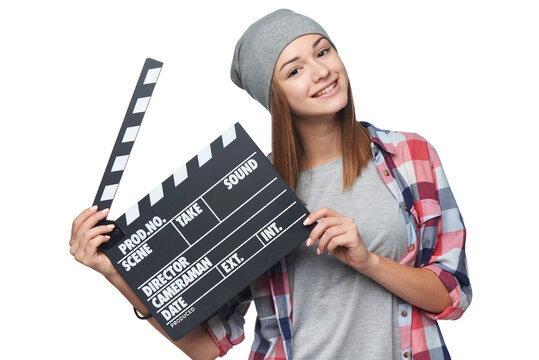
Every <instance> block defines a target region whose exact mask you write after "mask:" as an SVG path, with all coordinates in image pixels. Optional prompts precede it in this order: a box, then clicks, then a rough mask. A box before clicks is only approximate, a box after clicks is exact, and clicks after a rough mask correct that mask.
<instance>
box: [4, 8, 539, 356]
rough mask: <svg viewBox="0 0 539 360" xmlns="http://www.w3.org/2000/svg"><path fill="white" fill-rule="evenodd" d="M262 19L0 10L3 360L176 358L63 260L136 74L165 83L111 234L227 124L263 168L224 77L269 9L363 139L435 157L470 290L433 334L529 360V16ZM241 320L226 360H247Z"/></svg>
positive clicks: (467, 349)
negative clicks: (298, 33) (387, 137)
mask: <svg viewBox="0 0 539 360" xmlns="http://www.w3.org/2000/svg"><path fill="white" fill-rule="evenodd" d="M259 3H260V2H255V1H242V2H239V1H238V2H232V1H199V2H197V3H196V4H195V2H188V3H187V2H179V1H176V2H172V1H155V0H154V1H147V2H143V1H92V2H82V1H79V2H75V1H71V2H68V1H65V2H60V1H18V2H16V3H15V2H3V4H2V5H1V6H0V34H1V35H0V44H1V47H0V49H1V50H0V51H1V54H2V55H1V57H0V65H1V67H0V69H1V77H0V80H1V81H0V102H1V103H0V105H1V107H0V109H1V115H0V116H1V120H0V121H1V130H0V154H1V168H2V175H1V177H0V181H1V187H0V189H1V191H2V192H1V207H0V211H1V214H0V215H1V216H0V219H1V222H2V223H1V224H2V237H1V244H2V248H1V260H0V276H1V286H0V289H1V296H0V303H1V306H0V309H1V315H0V322H1V324H2V325H1V328H2V335H1V337H0V342H1V344H2V345H1V346H0V358H2V359H29V358H53V357H54V358H65V357H67V356H73V357H75V358H77V359H96V358H101V359H113V358H116V357H121V358H131V359H143V358H146V357H151V358H155V359H158V358H170V359H172V358H179V359H184V358H186V357H185V356H184V355H183V354H182V353H181V352H180V351H179V350H178V349H176V348H175V347H174V346H173V345H171V344H170V343H168V342H167V340H165V339H164V338H163V337H162V336H161V335H160V334H158V333H157V332H156V331H154V330H153V328H152V327H151V326H150V325H148V324H147V323H146V322H144V321H139V320H137V319H135V317H134V315H133V312H132V308H131V307H130V305H129V304H128V303H127V301H126V300H125V299H124V298H123V297H122V296H121V295H120V294H119V293H117V291H116V290H115V289H114V288H113V287H112V286H111V285H110V284H109V283H108V282H107V281H106V280H105V279H104V278H103V277H101V276H100V275H98V274H97V273H95V272H93V271H92V270H90V269H88V268H86V267H84V266H82V265H80V264H79V263H77V262H76V261H75V260H74V259H73V258H72V256H71V255H70V254H69V248H68V241H69V237H70V229H71V223H72V221H73V219H74V218H75V216H76V215H77V214H78V213H79V212H80V211H82V210H83V209H84V208H86V207H88V206H90V205H91V202H92V200H93V198H94V196H95V192H96V190H97V187H98V185H99V182H100V180H101V176H102V174H103V171H104V168H105V165H106V162H107V160H108V157H109V155H110V151H111V149H112V145H113V143H114V140H115V138H116V135H117V132H118V130H119V127H120V124H121V122H122V120H123V116H124V114H125V111H126V108H127V105H128V103H129V100H130V98H131V95H132V92H133V89H134V86H135V83H136V80H137V77H138V76H139V73H140V69H141V68H142V64H143V63H144V59H145V58H146V57H152V58H154V59H157V60H160V61H162V62H164V64H165V65H164V68H163V71H162V72H161V76H160V79H159V81H158V83H157V86H156V89H155V92H154V94H153V97H152V101H151V103H150V106H149V108H148V112H147V114H146V117H145V120H144V123H143V126H142V128H141V131H140V133H139V136H138V139H137V142H136V145H135V147H134V150H133V152H132V154H131V159H130V161H129V164H128V166H127V169H126V171H125V173H124V178H123V181H122V184H121V186H120V190H119V192H118V194H117V200H116V202H115V205H114V207H113V211H112V216H111V217H112V218H115V217H117V216H118V215H120V214H121V213H123V212H124V211H125V210H126V209H127V208H129V207H130V205H132V204H133V203H135V202H136V201H137V200H138V199H140V198H141V197H142V196H144V195H145V194H147V193H148V192H149V191H150V190H152V189H153V188H154V187H155V186H156V185H157V184H158V183H160V182H161V181H163V180H164V179H165V178H166V177H168V176H169V175H170V174H171V173H172V172H173V171H174V170H176V169H177V168H178V167H179V166H180V165H182V164H183V163H185V162H186V161H187V160H189V159H190V158H191V157H193V156H194V155H196V154H197V153H198V152H199V151H200V150H201V149H202V148H204V147H205V146H206V145H207V144H208V143H210V142H211V141H212V140H213V139H215V138H216V137H217V136H219V135H220V134H221V133H222V132H224V131H225V130H226V129H227V128H229V127H230V126H232V124H234V123H235V122H236V121H240V122H241V123H242V125H243V126H244V127H245V128H246V130H247V131H248V132H249V133H250V134H251V136H252V137H253V139H254V140H255V141H256V142H257V144H258V145H259V147H260V148H261V149H262V150H263V151H264V152H269V151H270V132H269V131H270V122H269V113H268V112H267V111H266V110H265V109H264V108H263V107H262V106H260V105H259V104H258V103H257V102H255V101H253V100H252V99H251V98H250V97H249V96H248V95H247V94H246V93H245V92H244V91H242V90H240V89H238V88H237V87H236V86H235V85H234V84H233V83H232V82H231V81H230V78H229V67H230V60H231V58H232V53H233V49H234V45H235V43H236V41H237V40H238V39H239V37H240V36H241V34H242V33H243V31H244V30H245V29H246V28H247V26H248V25H250V24H251V23H252V22H254V21H255V20H257V19H258V18H260V17H262V16H263V15H265V14H267V13H269V12H271V11H274V10H276V9H278V8H281V7H287V8H290V9H292V10H294V11H296V12H300V13H303V14H305V15H308V16H310V17H312V18H314V19H315V20H317V21H318V22H319V23H320V24H321V25H322V26H323V27H324V28H325V29H326V31H327V32H328V33H329V35H330V37H331V38H332V40H333V41H334V43H335V44H336V46H337V48H338V50H339V54H340V55H341V58H342V59H343V62H344V64H345V65H346V67H347V69H348V72H349V76H350V79H351V84H352V86H353V91H354V96H355V103H356V107H357V115H358V118H359V119H360V120H364V121H369V122H371V123H373V124H375V125H376V126H378V127H381V128H385V129H393V130H403V131H413V132H418V133H419V134H421V135H423V136H424V137H426V138H427V139H428V140H429V141H430V142H431V143H432V144H433V145H434V146H435V147H436V149H437V150H438V153H439V155H440V157H441V159H442V162H443V164H444V167H445V170H446V174H447V176H448V179H449V182H450V185H451V187H452V189H453V193H454V195H455V197H456V199H457V202H458V205H459V207H460V209H461V212H462V215H463V217H464V220H465V224H466V226H467V229H468V242H467V254H468V262H469V268H470V277H471V281H472V285H473V290H474V299H473V302H472V305H471V307H470V309H469V310H468V312H467V313H465V314H464V316H463V317H462V318H461V319H460V320H458V321H455V322H451V321H448V322H441V323H440V326H441V327H442V331H443V333H444V336H445V340H446V343H447V345H448V347H449V350H450V352H451V354H452V356H453V358H455V359H475V358H479V357H481V358H493V359H501V358H504V357H508V358H513V359H517V358H524V357H527V356H526V355H528V356H529V355H532V354H535V351H534V350H536V342H537V340H536V336H535V335H536V334H537V329H536V325H537V322H538V321H539V315H538V311H537V305H536V304H537V297H536V296H535V295H534V294H535V292H534V290H535V288H536V286H537V275H538V271H537V267H536V265H535V262H536V261H537V260H536V258H537V254H538V253H539V246H538V243H539V241H538V240H539V238H538V236H537V231H536V229H537V213H538V212H537V203H538V200H539V196H538V191H537V176H536V174H537V172H536V168H537V155H538V153H537V149H536V146H535V145H534V144H533V143H534V141H536V139H537V130H538V126H537V122H538V120H539V106H538V105H539V104H538V99H539V67H538V65H537V64H539V46H538V44H539V41H538V40H539V39H538V37H539V36H538V34H539V22H538V21H537V19H538V18H539V8H538V5H537V3H536V2H534V1H452V2H441V1H377V2H374V1H373V2H367V1H356V2H354V4H355V5H352V2H344V1H343V2H340V1H329V2H328V1H312V0H310V1H295V2H291V1H272V2H271V4H270V2H269V1H266V2H264V3H261V4H259ZM6 4H9V5H6ZM318 300H319V302H320V311H331V306H330V304H324V302H323V299H318ZM254 313H255V311H254V308H252V309H251V310H250V312H249V315H248V316H247V325H246V329H247V331H246V333H247V338H246V340H245V341H244V342H243V343H242V344H241V345H239V346H237V347H236V348H234V349H233V350H232V351H231V352H230V356H229V357H228V358H233V359H246V358H247V353H248V349H249V347H250V343H251V341H252V333H253V326H254ZM533 356H536V355H533Z"/></svg>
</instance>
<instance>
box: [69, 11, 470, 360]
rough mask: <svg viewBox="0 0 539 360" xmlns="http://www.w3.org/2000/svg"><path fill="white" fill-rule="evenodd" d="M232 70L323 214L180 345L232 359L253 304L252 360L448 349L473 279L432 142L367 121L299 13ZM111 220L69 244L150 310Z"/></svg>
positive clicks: (254, 43)
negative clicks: (449, 332)
mask: <svg viewBox="0 0 539 360" xmlns="http://www.w3.org/2000/svg"><path fill="white" fill-rule="evenodd" d="M231 77H232V80H233V81H234V83H236V84H237V85H238V86H240V87H241V88H243V89H245V90H246V91H247V92H248V93H249V94H250V95H251V96H252V97H253V98H255V99H256V100H257V101H259V102H260V103H261V104H262V105H264V106H265V107H266V108H267V109H268V110H269V111H270V113H271V118H272V154H271V158H272V162H273V165H274V167H275V168H276V169H277V171H278V172H279V173H280V174H281V176H282V177H283V178H284V179H285V181H286V182H287V183H288V184H289V185H290V187H291V188H292V189H294V190H295V192H296V194H297V195H298V197H300V198H301V199H302V200H303V201H304V202H305V204H306V206H307V207H308V209H309V210H310V211H312V212H311V213H310V215H309V216H308V218H307V219H306V220H305V223H304V224H305V225H309V224H313V223H315V222H318V224H317V225H316V226H315V228H314V229H313V231H312V232H311V234H310V236H309V239H307V240H306V244H305V246H299V247H298V248H296V250H294V251H293V252H292V253H291V254H289V255H288V256H287V257H286V258H284V259H282V260H281V261H280V262H279V263H277V264H276V265H275V266H274V267H272V268H271V269H270V270H269V271H268V272H267V273H265V274H263V275H262V276H261V277H260V278H258V279H257V280H256V281H254V282H253V283H252V284H251V285H250V286H249V287H248V288H246V289H245V290H244V291H242V292H241V293H240V294H238V295H237V296H236V297H235V298H234V299H232V300H231V301H229V302H228V303H227V304H226V305H225V306H223V307H222V308H221V309H220V310H219V311H218V312H217V313H216V314H215V315H214V316H212V317H211V318H209V319H207V320H206V321H204V322H203V324H201V325H200V326H199V327H197V328H196V329H194V330H193V331H192V332H190V333H189V334H188V335H187V336H185V337H184V338H182V339H181V340H179V341H177V342H176V345H177V346H178V347H180V348H181V349H182V350H183V351H184V352H185V353H186V354H188V355H189V356H191V357H192V358H197V359H211V358H215V357H216V356H218V355H224V354H225V353H226V352H227V351H228V350H229V349H230V348H231V347H232V346H233V345H235V344H237V343H239V342H240V341H242V340H243V323H244V320H243V315H244V314H245V312H246V311H247V307H248V306H249V303H250V302H251V301H253V300H254V303H255V306H256V310H257V313H258V317H257V321H256V326H255V341H254V343H253V346H252V352H251V356H250V358H251V359H292V358H293V359H296V360H297V359H412V357H415V359H449V358H450V357H449V353H448V350H447V348H446V346H445V344H444V341H443V338H442V335H441V333H440V330H439V327H438V325H437V323H436V320H438V319H456V318H458V317H460V316H461V315H462V313H463V312H464V311H465V309H466V308H467V307H468V305H469V303H470V301H471V288H470V282H469V279H468V276H467V266H466V256H465V253H464V243H465V238H466V231H465V228H464V224H463V222H462V218H461V216H460V213H459V210H458V208H457V206H456V203H455V200H454V198H453V195H452V193H451V190H450V188H449V186H448V184H447V180H446V178H445V175H444V172H443V169H442V166H441V164H440V160H439V158H438V156H437V154H436V152H435V150H434V148H433V147H432V146H431V145H430V144H429V143H428V142H427V141H426V140H425V139H423V138H422V137H420V136H419V135H417V134H414V133H402V132H390V131H384V130H380V129H378V128H376V127H374V126H373V125H371V124H368V123H364V122H363V123H359V122H357V121H356V119H355V114H354V103H353V99H352V92H351V89H350V81H349V79H348V75H347V72H346V69H345V67H344V65H343V63H342V61H341V59H340V57H339V55H338V53H337V50H336V48H335V46H334V45H333V43H332V41H331V40H330V38H329V36H328V35H327V34H326V32H325V31H324V29H323V28H322V27H320V25H319V24H317V23H316V22H315V21H313V20H312V19H310V18H308V17H305V16H303V15H300V14H297V13H294V12H292V11H290V10H285V9H281V10H278V11H275V12H273V13H271V14H269V15H267V16H265V17H263V18H262V19H260V20H258V21H257V22H255V23H254V24H252V25H251V26H250V27H249V28H248V29H247V31H246V32H245V33H244V34H243V36H242V38H241V39H240V40H239V41H238V44H237V45H236V49H235V53H234V59H233V63H232V69H231ZM105 217H106V211H102V212H99V213H98V212H96V210H95V209H94V208H90V209H87V210H85V211H84V212H83V213H81V214H80V215H79V216H78V217H77V218H76V219H75V221H74V222H73V230H72V236H71V241H70V245H71V253H72V254H73V255H74V256H75V258H76V259H77V260H78V261H79V262H81V263H83V264H85V265H87V266H90V267H92V268H94V269H95V270H97V271H98V272H100V273H102V274H103V275H104V276H105V277H106V278H107V279H108V280H109V281H110V282H111V283H112V284H114V285H115V286H116V287H117V288H118V289H119V290H120V291H121V292H122V293H123V294H124V295H125V296H126V297H127V299H128V300H129V301H130V302H131V303H132V304H133V306H134V307H135V308H136V309H138V310H139V312H141V313H143V314H145V313H147V312H148V310H147V309H146V308H145V307H144V304H142V303H141V302H140V301H139V300H138V299H137V297H136V296H135V294H134V293H133V292H132V291H131V290H130V289H129V287H128V286H127V284H126V283H125V281H124V280H123V279H122V278H121V277H120V276H119V274H118V273H117V272H116V270H115V269H114V268H113V267H112V265H111V264H110V261H108V258H106V257H105V256H104V255H103V254H102V253H100V252H98V251H97V247H98V246H99V245H100V244H101V243H102V242H104V241H107V239H108V237H107V235H106V233H107V232H109V231H110V228H107V227H105V226H99V227H95V228H93V226H94V225H95V224H96V223H97V222H98V221H99V220H101V219H103V218H105ZM293 305H294V308H293V309H294V310H293V311H292V306H293ZM149 321H150V322H151V323H152V325H153V326H155V327H156V328H157V329H158V330H159V331H161V332H162V333H163V334H164V335H165V333H164V331H163V330H162V328H161V327H160V326H159V324H158V323H157V322H156V321H155V320H154V319H152V318H150V319H149ZM165 336H166V335H165Z"/></svg>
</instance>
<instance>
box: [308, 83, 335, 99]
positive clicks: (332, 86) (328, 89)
mask: <svg viewBox="0 0 539 360" xmlns="http://www.w3.org/2000/svg"><path fill="white" fill-rule="evenodd" d="M335 86H337V80H335V82H333V84H331V85H329V86H328V87H327V88H325V89H323V90H320V91H319V92H318V93H316V94H314V95H313V98H316V97H319V96H322V95H324V94H326V93H328V92H330V91H331V90H333V88H335Z"/></svg>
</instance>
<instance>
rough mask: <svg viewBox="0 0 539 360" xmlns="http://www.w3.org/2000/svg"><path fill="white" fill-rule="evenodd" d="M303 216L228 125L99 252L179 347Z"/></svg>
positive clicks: (122, 151)
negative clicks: (185, 337) (191, 331)
mask: <svg viewBox="0 0 539 360" xmlns="http://www.w3.org/2000/svg"><path fill="white" fill-rule="evenodd" d="M162 65H163V64H162V63H160V62H158V61H155V60H153V59H147V60H146V62H145V64H144V67H143V70H142V73H141V75H140V77H139V80H138V82H137V86H136V88H135V92H134V94H133V97H132V99H131V102H130V105H129V107H128V110H127V114H126V116H125V119H124V121H123V123H122V127H121V129H120V133H119V134H118V137H117V139H116V143H115V146H114V148H113V151H112V154H111V157H110V159H109V162H108V165H107V167H106V170H105V174H104V175H103V179H102V181H101V185H100V186H99V189H98V192H97V195H96V198H95V201H94V204H95V205H98V208H99V209H104V208H108V207H110V206H111V204H112V201H113V199H114V195H115V193H116V190H117V188H118V184H119V182H120V179H121V176H122V173H123V170H124V168H125V166H126V163H127V159H128V157H129V154H130V152H131V149H132V146H133V143H134V141H135V138H136V135H137V133H138V130H139V127H140V124H141V122H142V119H143V117H144V113H145V111H146V108H147V106H148V104H149V101H150V97H151V95H152V92H153V89H154V87H155V84H156V82H157V79H158V77H159V74H160V71H161V67H162ZM308 214H309V211H308V210H307V209H306V208H305V206H304V205H303V204H302V203H301V201H300V200H299V199H298V198H297V197H296V195H295V194H294V192H293V191H292V190H291V189H290V188H289V187H288V185H287V184H286V183H285V182H284V180H283V179H282V178H281V177H280V176H279V175H278V173H277V172H276V171H275V169H274V168H273V166H272V165H271V163H270V161H269V160H268V159H267V158H266V156H265V155H264V154H263V153H262V152H261V151H260V149H259V148H258V147H257V145H256V144H255V143H254V142H253V140H252V139H251V138H250V137H249V135H248V134H247V133H246V131H245V130H244V129H243V127H242V126H241V125H240V124H239V123H236V124H234V126H232V127H231V128H230V129H228V130H227V131H226V132H225V133H224V134H222V135H221V136H220V137H219V138H217V139H215V140H214V141H213V142H212V143H211V144H210V145H209V146H208V147H206V148H205V149H204V150H203V151H201V152H200V153H199V154H198V155H197V156H195V157H193V158H192V159H191V160H189V161H188V162H187V163H186V164H184V165H183V166H181V167H180V168H179V169H178V170H177V171H176V172H174V174H172V175H171V176H170V177H168V178H167V179H166V180H165V181H164V182H163V183H161V184H159V185H158V186H157V187H156V188H155V189H154V190H152V191H151V192H150V193H149V194H148V195H146V196H145V197H144V198H142V199H141V200H140V201H139V202H138V203H136V204H135V205H134V206H133V207H131V208H130V209H129V210H128V211H127V212H125V213H124V214H122V215H121V216H120V217H119V218H118V219H116V220H110V219H107V220H104V221H103V223H114V224H115V225H116V227H115V229H114V230H113V231H112V232H111V233H110V234H109V235H110V236H111V239H110V240H109V241H108V242H107V243H104V244H103V246H102V247H101V250H102V251H103V252H104V253H105V254H106V255H107V257H108V258H109V259H110V260H111V262H112V264H113V265H114V266H115V268H116V269H117V270H118V271H119V273H120V274H121V275H122V276H123V277H124V279H125V280H126V281H127V283H128V284H129V286H131V288H132V289H133V290H134V291H135V293H136V294H137V296H138V297H139V298H140V299H141V300H142V301H143V302H144V303H145V304H146V306H147V308H148V309H149V310H150V312H151V313H152V315H153V316H154V317H155V318H156V319H157V320H158V321H159V323H160V324H161V326H162V327H163V328H164V329H165V331H166V332H167V333H168V335H169V336H170V337H171V338H172V339H174V340H178V339H180V338H181V337H183V336H184V335H185V334H186V333H188V332H189V331H190V330H192V329H193V328H194V327H195V326H197V325H198V324H200V323H201V322H202V321H203V320H205V319H207V318H208V317H210V316H211V315H212V314H213V313H215V311H217V310H218V309H219V308H220V306H222V305H223V304H224V303H226V302H227V301H228V300H230V299H231V298H232V297H233V296H234V295H236V294H238V293H239V292H240V291H241V290H243V289H244V288H245V287H247V286H248V285H249V283H250V282H251V281H253V280H254V279H256V277H258V276H260V275H261V274H262V273H264V272H265V271H267V270H268V269H269V268H270V267H271V266H272V265H274V264H275V263H277V262H278V261H279V260H280V259H281V258H283V257H284V256H286V255H287V254H288V253H289V252H290V251H292V250H293V249H294V248H295V247H296V246H297V245H299V244H300V243H302V242H304V241H305V240H306V239H307V237H308V235H309V233H310V231H311V230H312V228H313V226H314V225H311V226H308V227H305V226H303V220H304V219H305V218H306V216H307V215H308Z"/></svg>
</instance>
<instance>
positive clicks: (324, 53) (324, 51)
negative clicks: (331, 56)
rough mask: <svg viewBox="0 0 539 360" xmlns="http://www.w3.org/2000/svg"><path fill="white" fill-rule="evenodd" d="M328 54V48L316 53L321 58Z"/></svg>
mask: <svg viewBox="0 0 539 360" xmlns="http://www.w3.org/2000/svg"><path fill="white" fill-rule="evenodd" d="M328 52H329V48H325V49H322V50H320V52H319V53H318V57H322V56H324V55H326V54H327V53H328ZM320 54H322V55H320Z"/></svg>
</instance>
